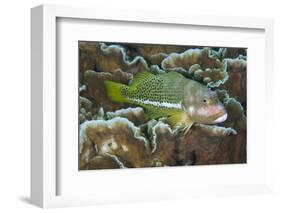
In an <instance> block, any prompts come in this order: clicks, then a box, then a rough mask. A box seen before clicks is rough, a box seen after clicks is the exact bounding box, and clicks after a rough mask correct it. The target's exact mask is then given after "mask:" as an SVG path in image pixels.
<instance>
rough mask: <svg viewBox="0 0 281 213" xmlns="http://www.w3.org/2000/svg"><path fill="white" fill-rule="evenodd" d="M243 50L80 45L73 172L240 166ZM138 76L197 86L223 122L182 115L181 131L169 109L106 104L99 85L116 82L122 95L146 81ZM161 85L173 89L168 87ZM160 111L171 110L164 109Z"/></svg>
mask: <svg viewBox="0 0 281 213" xmlns="http://www.w3.org/2000/svg"><path fill="white" fill-rule="evenodd" d="M246 51H247V50H246V49H245V48H211V47H209V48H208V47H195V46H177V45H158V44H129V43H104V42H92V41H80V42H79V97H80V99H79V100H80V107H79V122H80V127H79V128H80V129H79V131H80V138H79V146H80V151H79V168H80V170H92V169H114V168H140V167H161V166H183V165H210V164H231V163H246V158H247V154H246V153H247V151H246V109H247V96H246V94H247V92H246V76H247V73H246V71H247V52H246ZM144 72H149V73H151V74H152V75H149V76H150V77H152V78H155V79H154V81H155V80H157V79H158V76H160V75H161V76H164V77H163V78H164V80H163V79H162V77H161V78H160V80H159V79H158V80H159V81H162V82H166V81H165V79H166V77H165V76H174V75H165V74H167V73H173V72H175V73H179V74H180V75H176V76H177V77H179V78H180V79H183V81H184V82H186V79H187V80H191V81H190V82H192V83H193V82H196V83H195V85H197V82H198V83H199V84H200V85H203V88H204V87H206V88H209V90H210V91H212V92H213V93H215V97H216V98H217V99H218V100H217V101H214V102H215V103H218V102H220V103H222V106H223V108H224V110H225V112H226V113H227V117H226V116H224V119H220V122H218V123H212V124H206V123H204V122H199V121H200V119H199V120H196V119H197V117H194V118H189V116H188V119H187V122H183V125H186V124H188V130H187V131H186V132H183V131H180V129H177V128H175V125H174V124H175V123H173V122H171V120H172V119H171V117H172V116H174V114H175V113H174V112H175V111H173V112H171V111H167V110H163V109H161V108H159V109H158V108H156V109H157V110H155V108H152V109H151V108H149V107H148V106H146V105H144V104H138V103H137V102H132V101H131V102H130V101H119V102H118V101H112V99H111V98H110V96H109V94H108V91H107V90H106V87H105V84H106V83H105V82H114V83H118V85H119V86H120V85H122V87H123V86H125V87H126V88H127V87H128V88H127V89H128V90H129V89H130V86H131V87H132V84H133V82H134V80H135V81H136V79H140V76H142V77H141V78H144V77H145V79H147V75H146V76H144V77H143V74H142V73H144ZM155 76H156V77H155ZM167 79H168V78H167ZM168 80H169V79H168ZM168 80H167V82H168ZM139 81H140V80H139ZM154 81H153V83H151V85H154ZM147 82H148V84H147ZM149 82H152V81H148V80H146V85H149ZM181 82H182V81H181ZM199 84H198V85H199ZM165 85H166V87H167V86H168V87H171V91H172V92H173V91H174V89H175V85H174V84H172V83H169V82H168V83H165ZM183 85H185V83H184V84H183ZM139 88H141V87H139ZM177 88H180V87H177ZM144 89H145V87H144ZM157 89H158V90H153V88H152V89H151V88H147V90H150V91H151V94H152V95H153V97H156V98H159V97H160V96H161V97H162V96H163V94H156V93H157V92H155V91H158V92H159V93H160V92H163V90H161V88H160V90H159V88H157ZM166 89H167V88H166ZM165 91H168V90H164V92H165ZM126 94H127V93H126ZM128 94H129V93H128ZM131 94H132V93H131ZM210 94H211V93H210ZM138 95H139V94H138ZM184 95H185V94H184V93H183V96H184ZM128 97H130V96H129V95H128ZM128 97H127V98H128ZM161 97H160V98H161ZM165 97H166V96H165ZM188 97H189V96H188ZM166 98H167V97H166ZM175 98H177V97H175ZM187 99H190V98H187ZM124 100H125V99H124ZM126 100H127V99H126ZM157 100H158V99H157ZM165 100H166V99H165ZM168 100H170V99H169V97H168ZM145 103H146V104H154V103H155V102H145ZM180 103H182V102H180ZM183 105H184V104H183ZM157 106H158V105H157ZM167 106H178V105H175V104H167V103H166V104H165V107H167ZM196 106H197V105H196ZM154 107H155V106H154ZM158 107H159V106H158ZM153 110H154V111H153ZM195 110H196V109H195ZM155 115H156V116H155ZM176 115H178V114H176ZM181 116H183V114H180V116H174V117H173V118H177V119H179V118H181ZM190 117H191V116H190ZM169 119H170V120H169ZM195 120H196V121H198V122H195ZM178 123H179V122H176V124H178ZM207 123H208V122H207ZM180 124H181V123H180ZM189 124H191V125H189Z"/></svg>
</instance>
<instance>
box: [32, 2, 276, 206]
mask: <svg viewBox="0 0 281 213" xmlns="http://www.w3.org/2000/svg"><path fill="white" fill-rule="evenodd" d="M60 18H64V19H69V20H71V19H79V20H86V19H87V20H88V21H89V20H100V21H101V22H102V21H112V20H113V21H119V24H121V25H122V22H124V23H125V22H134V23H136V24H138V23H143V24H145V23H153V24H155V25H165V26H167V28H169V27H172V26H173V25H174V26H178V25H181V26H199V27H202V28H213V29H215V28H226V29H228V30H230V31H231V30H232V29H235V30H238V31H239V30H243V29H250V30H251V29H253V30H258V31H260V32H262V33H263V35H264V37H263V41H264V42H265V43H264V51H265V52H264V58H263V60H264V69H262V72H263V74H265V73H268V72H269V73H271V75H270V76H271V77H272V75H273V61H272V58H273V57H272V56H273V21H272V20H271V19H260V18H259V19H258V18H242V17H217V16H204V15H189V14H168V15H167V14H164V13H161V12H159V11H155V12H149V11H131V10H130V11H120V10H113V9H102V8H88V7H87V8H85V7H74V6H54V5H41V6H38V7H35V8H32V10H31V26H32V30H31V42H32V46H31V56H32V76H31V78H32V79H31V80H32V88H31V96H32V103H31V112H32V118H31V123H32V127H31V130H32V134H31V136H32V137H31V139H32V141H31V142H32V143H31V201H32V203H33V204H35V205H37V206H40V207H43V208H47V207H61V206H76V205H92V204H99V203H116V202H129V201H133V202H138V201H143V200H165V199H178V198H186V197H198V196H214V195H218V196H222V195H233V194H237V195H240V194H253V193H264V192H270V186H271V182H270V180H271V172H270V169H269V168H270V165H269V163H270V161H266V160H264V161H265V162H264V164H263V165H262V166H260V168H254V169H255V171H256V172H257V174H263V175H264V176H263V178H260V179H258V178H257V181H256V182H255V181H253V184H249V182H250V181H249V180H248V181H245V182H244V183H243V182H239V183H238V182H237V183H235V184H233V185H231V184H229V183H224V184H221V185H220V184H218V185H216V186H212V185H210V187H208V184H207V185H203V186H200V185H199V183H196V182H194V183H193V187H192V188H191V187H190V186H188V187H187V188H184V187H183V188H182V189H180V188H179V187H178V186H176V185H174V186H173V185H170V186H169V187H167V188H166V189H165V190H161V189H160V188H161V184H162V186H163V188H164V187H165V186H164V185H163V183H162V182H161V183H159V184H158V185H157V187H153V186H151V187H150V188H151V191H150V192H148V193H147V194H146V193H145V192H141V191H140V190H139V191H138V190H136V193H135V194H133V190H132V189H128V190H127V191H126V190H125V191H123V192H120V193H123V194H122V196H121V195H119V192H118V191H117V192H115V193H111V194H110V195H108V194H105V193H104V194H102V192H99V194H96V195H87V194H85V195H84V194H83V192H82V193H80V194H78V195H76V194H69V195H64V194H62V195H61V194H60V195H58V194H59V193H58V184H61V181H59V180H58V178H59V177H58V174H59V173H60V171H59V170H60V169H61V167H59V166H58V159H59V158H60V156H59V154H60V153H59V152H58V150H57V149H58V147H57V138H58V136H57V134H58V132H57V128H56V127H57V118H58V114H57V107H58V106H57V99H56V97H57V92H58V91H57V88H58V84H60V82H59V81H58V79H57V73H56V71H57V70H58V67H57V63H58V61H57V45H58V43H57V33H58V32H57V27H58V26H57V22H58V20H59V19H60ZM267 76H269V75H266V78H265V79H263V81H264V83H265V91H264V97H263V98H264V99H262V100H264V103H262V106H261V107H264V106H266V105H270V104H271V105H272V104H273V102H274V97H272V96H271V95H270V93H269V91H270V90H271V89H272V88H273V85H272V84H271V83H270V81H269V77H267ZM256 80H257V79H256ZM260 80H262V79H260ZM248 81H255V79H253V76H252V77H251V75H250V76H249V79H248ZM257 81H258V80H257ZM255 87H256V85H254V84H253V88H255ZM248 95H253V94H252V93H250V94H249V93H248ZM261 109H262V108H261ZM74 113H77V112H74ZM271 114H272V112H269V113H268V114H267V116H266V117H264V118H263V119H264V121H265V120H266V121H267V122H263V123H270V122H268V121H270V119H272V117H271ZM254 119H255V118H254V117H252V120H253V121H252V122H251V123H253V125H254V122H255V120H254ZM265 128H266V130H267V131H264V132H263V133H261V134H262V136H263V137H264V139H265V140H264V141H261V142H260V143H261V147H267V148H268V146H270V144H269V142H270V140H271V139H270V138H271V137H272V135H271V134H270V133H271V132H270V131H272V130H270V128H268V125H267V126H266V127H265ZM260 140H261V139H260ZM77 143H78V142H77ZM267 150H269V149H267ZM255 152H257V153H258V152H259V153H258V154H259V155H260V154H262V158H263V159H268V157H269V153H268V151H265V150H264V151H261V150H257V151H255ZM248 168H249V167H248ZM248 168H247V167H245V168H244V170H246V172H247V169H248ZM144 170H145V169H141V170H140V171H139V170H134V169H133V170H130V171H129V170H123V171H122V173H123V174H124V173H128V174H129V175H128V176H131V177H132V178H133V176H138V175H139V176H140V177H144V176H142V175H143V173H144ZM228 170H233V171H234V170H235V167H231V168H229V169H228ZM211 171H212V169H205V172H211ZM77 172H78V171H77ZM173 172H174V173H178V174H179V175H180V174H183V169H181V170H179V169H177V170H176V169H175V170H173ZM150 173H151V176H159V177H161V178H164V179H165V178H166V179H168V178H173V176H171V175H167V174H166V173H165V172H163V170H157V171H154V170H152V169H150ZM107 174H108V173H107ZM204 174H206V173H204ZM84 175H87V174H84ZM91 175H92V174H91ZM114 175H115V176H116V173H115V174H114ZM117 175H120V173H119V174H117ZM102 177H103V176H102V175H101V177H99V178H102ZM145 177H147V176H145ZM250 177H251V176H250V174H249V178H250ZM97 178H98V177H97ZM213 178H215V176H214V177H213ZM73 180H74V179H73ZM70 181H72V179H71V178H70ZM180 181H183V180H179V182H180ZM73 184H75V183H73ZM76 184H77V183H76ZM124 187H126V186H124ZM128 188H129V187H128ZM171 195H172V196H171Z"/></svg>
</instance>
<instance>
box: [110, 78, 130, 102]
mask: <svg viewBox="0 0 281 213" xmlns="http://www.w3.org/2000/svg"><path fill="white" fill-rule="evenodd" d="M104 86H105V91H106V94H107V97H108V98H109V99H110V100H111V101H113V102H117V103H126V102H128V100H127V97H126V96H125V95H124V94H122V90H123V89H126V88H128V87H127V86H126V85H124V84H120V83H117V82H113V81H108V80H106V81H104Z"/></svg>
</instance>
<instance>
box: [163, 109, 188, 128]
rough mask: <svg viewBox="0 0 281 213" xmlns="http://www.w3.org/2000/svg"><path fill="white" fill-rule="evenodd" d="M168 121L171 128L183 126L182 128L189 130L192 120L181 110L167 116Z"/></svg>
mask: <svg viewBox="0 0 281 213" xmlns="http://www.w3.org/2000/svg"><path fill="white" fill-rule="evenodd" d="M168 122H169V124H170V125H171V126H172V128H176V127H183V128H184V130H187V131H188V130H189V129H190V127H191V126H192V124H193V122H192V121H191V119H190V118H189V116H188V115H187V114H186V113H185V112H183V111H179V112H176V113H174V114H172V115H170V116H169V117H168Z"/></svg>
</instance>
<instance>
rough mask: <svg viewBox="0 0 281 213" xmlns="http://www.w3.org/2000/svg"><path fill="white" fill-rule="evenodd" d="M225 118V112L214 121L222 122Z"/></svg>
mask: <svg viewBox="0 0 281 213" xmlns="http://www.w3.org/2000/svg"><path fill="white" fill-rule="evenodd" d="M226 119H227V113H225V114H223V115H222V116H220V117H218V118H217V119H216V120H215V121H214V123H215V124H217V123H222V122H224V121H225V120H226Z"/></svg>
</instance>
